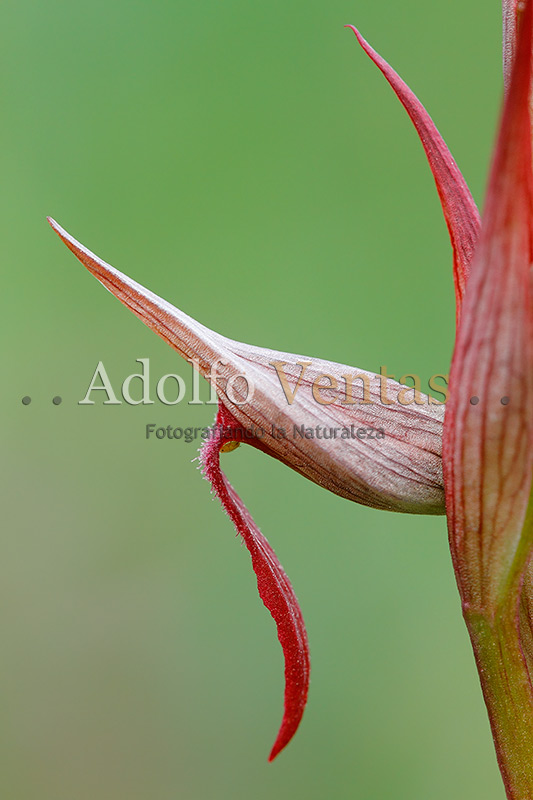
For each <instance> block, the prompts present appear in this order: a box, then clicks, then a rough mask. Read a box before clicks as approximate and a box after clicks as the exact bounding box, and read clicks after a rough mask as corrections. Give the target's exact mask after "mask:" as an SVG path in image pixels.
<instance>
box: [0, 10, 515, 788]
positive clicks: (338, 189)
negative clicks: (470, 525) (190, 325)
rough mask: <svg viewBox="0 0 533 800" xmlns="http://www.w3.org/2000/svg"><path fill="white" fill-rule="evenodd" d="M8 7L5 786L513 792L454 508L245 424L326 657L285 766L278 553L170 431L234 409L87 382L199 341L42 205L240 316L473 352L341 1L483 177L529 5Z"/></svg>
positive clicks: (251, 338) (200, 303)
mask: <svg viewBox="0 0 533 800" xmlns="http://www.w3.org/2000/svg"><path fill="white" fill-rule="evenodd" d="M0 18H1V25H0V65H1V66H0V71H1V76H2V128H1V137H2V148H1V151H0V153H1V154H0V159H1V175H2V192H1V199H0V202H1V206H2V208H1V211H2V214H1V223H0V224H1V226H2V234H1V242H2V245H1V248H2V255H1V260H2V270H3V272H2V274H3V283H2V298H3V303H2V314H1V318H0V326H1V328H2V341H3V349H2V371H3V384H4V389H3V391H2V395H1V401H0V402H1V405H2V419H3V424H2V426H1V429H0V437H1V452H2V470H3V474H2V481H1V489H2V495H3V497H2V516H3V533H2V546H1V558H0V593H1V609H2V610H1V612H0V614H1V617H0V622H1V627H0V630H1V640H2V645H1V650H2V655H1V657H0V664H1V668H0V693H1V709H2V711H1V714H0V753H1V756H0V758H1V770H0V776H1V777H0V789H1V792H2V796H3V797H5V798H9V800H11V798H13V799H14V800H34V798H39V800H94V798H99V800H116V798H128V800H148V798H149V799H150V800H170V799H171V798H185V799H186V800H211V798H213V799H214V800H226V798H228V799H229V798H232V799H234V798H237V799H240V798H249V797H254V798H258V800H262V799H263V798H265V799H266V798H272V797H276V798H279V800H287V799H288V798H295V797H297V798H300V797H302V798H309V800H322V798H325V797H327V798H334V799H335V800H337V799H338V800H344V798H357V799H359V798H361V800H363V799H364V800H374V799H377V798H379V799H380V800H381V798H389V797H390V798H395V800H402V799H404V798H405V800H428V798H431V800H444V798H446V800H448V798H450V797H460V798H462V797H468V798H471V800H477V798H479V800H502V799H503V797H504V793H503V788H502V786H501V782H500V778H499V774H498V771H497V767H496V763H495V758H494V753H493V748H492V742H491V737H490V733H489V728H488V723H487V718H486V713H485V709H484V706H483V702H482V698H481V692H480V689H479V684H478V679H477V674H476V670H475V667H474V662H473V658H472V655H471V651H470V645H469V642H468V640H467V635H466V632H465V629H464V626H463V623H462V620H461V615H460V608H459V601H458V595H457V590H456V587H455V582H454V577H453V572H452V568H451V564H450V558H449V554H448V547H447V541H446V526H445V521H444V518H417V517H409V516H403V515H392V514H391V515H388V514H386V513H383V512H378V511H372V510H369V509H366V508H362V507H359V506H356V505H354V504H351V503H349V502H347V501H344V500H341V499H339V498H337V497H335V496H333V495H330V494H328V493H327V492H325V491H324V490H322V489H319V488H317V487H316V486H314V485H312V484H310V483H308V482H306V481H305V480H304V479H302V478H301V477H299V476H298V475H296V474H294V473H292V472H291V471H290V470H288V469H287V468H285V467H283V466H282V465H281V464H279V463H276V462H274V461H272V460H269V459H267V458H266V457H264V456H263V455H261V454H260V453H259V452H257V451H254V450H252V449H251V448H246V447H241V448H239V449H238V450H237V451H236V452H235V453H232V454H231V455H228V456H226V457H225V459H224V467H225V468H226V470H227V472H228V474H229V476H230V478H231V480H232V482H233V483H234V485H235V486H236V488H237V489H238V491H239V493H240V494H241V496H242V497H243V499H244V500H245V502H246V503H247V505H248V506H249V508H250V510H251V511H252V513H253V515H254V517H255V518H256V520H257V522H258V524H259V525H260V527H261V528H262V530H263V531H264V533H265V534H266V535H267V536H268V538H269V539H270V541H271V543H272V544H273V546H274V547H275V549H276V551H277V553H278V555H279V557H280V559H281V561H282V563H283V564H284V566H285V568H286V570H287V572H288V574H289V575H290V577H291V580H292V582H293V585H294V587H295V589H296V592H297V594H298V596H299V599H300V601H301V604H302V608H303V611H304V616H305V619H306V623H307V626H308V632H309V637H310V644H311V655H312V683H311V691H310V698H309V705H308V708H307V711H306V713H305V716H304V720H303V724H302V727H301V729H300V731H299V733H298V734H297V736H296V738H295V740H294V741H293V742H292V744H291V745H290V746H289V748H288V749H287V751H286V752H284V753H283V754H282V755H281V756H280V757H279V759H278V760H277V762H275V763H274V764H272V765H268V764H267V755H268V752H269V749H270V746H271V744H272V742H273V740H274V737H275V734H276V731H277V727H278V725H279V722H280V720H281V713H282V697H283V662H282V655H281V650H280V647H279V644H278V642H277V638H276V633H275V626H274V624H273V622H272V621H271V619H270V617H269V615H268V613H267V612H266V610H265V609H264V608H263V606H262V604H261V601H260V600H259V598H258V596H257V592H256V586H255V579H254V576H253V573H252V570H251V566H250V563H249V557H248V554H247V552H246V550H245V549H244V548H243V547H241V546H240V545H239V543H238V541H237V540H236V539H235V537H234V533H233V529H232V526H231V524H230V522H229V520H228V519H227V518H226V517H225V516H224V515H223V513H222V512H221V510H220V508H219V507H218V505H217V503H216V502H211V500H210V493H209V487H208V485H207V483H205V481H202V480H201V478H200V475H199V473H198V471H197V469H196V464H194V463H191V462H192V459H193V458H194V457H195V456H196V445H194V444H192V445H186V444H184V443H183V442H173V441H155V440H152V441H149V442H147V441H146V440H145V438H144V430H145V425H146V423H150V422H153V423H157V424H158V425H168V424H172V425H173V426H174V425H180V426H186V425H207V424H210V422H211V420H212V418H213V408H212V407H210V406H188V405H187V404H186V402H185V401H184V402H183V403H182V404H181V405H179V406H177V407H174V408H165V407H164V406H162V405H160V404H158V405H154V406H149V407H142V406H138V407H131V406H127V405H126V404H123V405H121V406H117V407H104V406H102V404H101V400H100V399H99V398H98V397H97V398H96V399H97V400H98V402H97V403H96V405H95V406H93V407H80V406H78V405H77V403H78V400H80V399H81V398H82V397H83V395H84V394H85V391H86V389H87V386H88V384H89V381H90V379H91V376H92V374H93V372H94V369H95V367H96V364H97V362H98V361H99V360H102V361H103V362H104V364H105V366H106V368H107V371H108V373H109V376H110V378H111V380H112V381H113V384H114V386H115V389H116V391H117V392H118V391H119V390H120V384H121V383H122V381H123V380H124V378H125V377H126V376H127V375H129V374H130V373H132V372H134V371H136V368H137V366H138V365H137V364H136V363H135V359H136V358H141V357H144V358H150V362H151V368H152V374H153V376H154V377H155V379H157V378H158V377H159V376H161V375H163V374H165V373H168V372H178V373H180V374H182V375H183V376H184V378H185V379H186V380H187V381H188V382H190V372H189V366H188V365H187V364H184V363H182V362H181V361H180V360H179V359H178V357H177V356H176V355H175V353H174V352H173V351H171V350H170V348H168V347H167V346H166V345H165V344H164V343H163V342H162V341H161V340H159V339H158V338H157V337H156V336H155V335H154V334H153V333H152V332H151V331H149V330H148V329H147V328H145V327H144V326H143V325H142V324H141V323H140V322H139V321H138V320H137V319H136V318H135V317H134V316H133V315H132V314H130V313H129V312H128V311H127V310H126V309H124V308H123V307H122V306H121V305H120V304H119V303H118V302H117V301H116V300H115V299H114V298H113V297H111V295H109V294H107V293H106V292H105V291H104V290H103V289H102V287H101V286H100V285H99V284H98V283H97V282H96V281H95V280H94V279H93V278H92V277H91V276H90V275H89V274H88V273H87V272H86V271H85V270H84V269H83V268H82V267H81V266H80V265H79V264H78V262H77V261H76V260H75V259H74V257H73V256H72V255H71V254H70V253H69V252H68V251H67V249H66V248H65V247H64V246H63V245H62V244H61V243H60V242H59V240H58V239H57V237H56V236H55V235H54V234H53V232H52V231H51V230H50V229H49V228H48V226H47V224H46V221H45V215H46V214H51V215H53V216H54V217H55V218H56V219H57V220H58V221H59V222H60V223H61V224H62V225H64V226H65V227H66V228H67V229H68V230H69V231H70V232H71V233H72V234H73V235H75V236H76V237H77V238H79V239H80V240H81V241H82V242H83V243H84V244H86V245H87V246H89V247H90V248H91V249H93V250H94V251H95V252H97V253H98V254H99V255H101V256H102V257H103V258H105V259H106V260H108V261H110V262H111V263H112V264H114V265H115V266H116V267H118V268H119V269H122V270H124V271H125V272H127V273H128V274H130V275H131V276H133V277H134V278H136V279H137V280H139V281H140V282H141V283H143V284H144V285H146V286H148V287H150V288H151V289H152V290H154V291H156V292H157V293H159V294H161V295H163V296H164V297H166V298H167V299H168V300H170V301H171V302H173V303H174V304H176V305H178V306H180V307H181V308H183V309H184V310H185V311H187V312H188V313H189V314H191V315H192V316H194V317H197V318H199V319H201V320H202V321H203V322H204V323H205V324H207V325H209V326H210V327H212V328H215V329H216V330H219V331H220V332H222V333H224V334H226V335H229V336H231V337H233V338H237V339H240V340H243V341H248V342H251V343H254V344H258V345H264V346H270V347H274V348H278V349H282V350H288V351H291V352H297V353H300V352H303V353H306V354H310V355H313V356H321V357H324V358H328V359H332V360H335V361H340V362H342V363H347V364H350V365H353V366H357V367H363V368H367V369H371V370H379V366H380V365H381V364H386V365H387V367H388V368H389V371H390V372H392V373H394V374H396V375H397V376H398V375H400V374H403V373H405V372H415V373H418V374H419V375H421V376H424V377H428V376H430V375H431V374H433V373H436V372H444V373H446V372H447V371H448V365H449V360H450V355H451V349H452V344H453V335H454V308H453V306H454V301H453V288H452V279H451V254H450V247H449V244H448V239H447V233H446V228H445V225H444V222H443V219H442V215H441V212H440V207H439V204H438V200H437V195H436V192H435V188H434V185H433V182H432V178H431V174H430V172H429V169H428V167H427V165H426V162H425V159H424V155H423V152H422V149H421V147H420V145H419V143H418V141H417V138H416V135H415V133H414V131H413V130H412V127H411V125H410V123H409V121H408V119H407V117H406V115H405V113H404V111H403V110H402V109H401V107H400V105H399V103H398V101H397V100H396V99H395V97H394V96H393V94H392V92H391V90H390V88H389V87H388V85H387V84H386V83H385V81H384V79H383V78H382V76H381V75H380V74H379V73H378V71H377V70H376V68H375V67H374V66H373V65H372V64H371V63H370V62H369V61H368V59H367V58H366V56H365V55H364V54H363V53H362V51H361V50H360V49H359V48H358V46H357V44H356V41H355V38H354V36H353V34H352V33H351V32H350V31H347V30H344V29H343V24H344V23H348V22H351V23H354V24H357V25H358V26H359V27H360V28H361V30H362V32H363V33H364V35H365V36H366V37H367V38H368V39H369V40H370V41H371V42H372V43H373V44H374V46H375V47H376V48H377V49H378V50H379V51H380V52H381V53H382V54H383V55H384V56H385V57H386V58H387V59H388V60H389V61H390V62H391V63H392V64H393V65H394V66H395V67H396V68H397V69H398V70H399V71H400V73H401V74H402V76H403V77H404V78H405V79H406V80H407V81H408V82H409V83H410V84H411V86H412V88H413V89H414V90H415V91H416V92H417V93H418V94H419V96H420V98H421V99H422V100H423V101H424V102H425V103H426V105H427V107H428V109H429V111H430V113H432V115H433V116H434V118H435V120H436V122H437V124H438V126H439V128H440V130H441V132H442V133H443V134H444V136H445V138H446V139H447V141H448V143H449V145H450V147H451V149H452V151H453V152H454V154H455V157H456V159H457V161H458V163H459V165H460V166H461V167H462V168H463V171H464V173H465V175H466V178H467V180H468V181H469V182H470V185H471V187H472V190H473V192H474V194H475V196H476V199H477V200H478V201H479V202H480V203H481V201H482V197H483V191H484V185H485V176H486V171H487V165H488V162H489V157H490V149H491V145H492V141H493V136H494V127H495V121H496V119H497V114H498V107H499V102H500V92H501V78H500V38H501V33H500V31H501V26H500V8H499V3H497V2H494V3H491V4H488V5H487V3H484V2H481V0H469V1H468V2H466V3H465V2H464V0H450V1H449V2H448V3H446V4H442V3H441V4H428V3H422V2H421V0H409V1H408V2H403V3H393V2H388V3H376V2H373V1H372V2H371V0H366V1H364V2H359V3H354V2H348V0H329V2H327V3H326V2H314V1H313V0H311V1H310V0H305V2H304V0H283V1H282V0H272V2H269V3H267V4H263V3H257V2H252V0H226V2H224V3H222V2H219V1H218V2H214V0H210V1H207V0H206V1H205V2H203V1H201V2H194V3H190V2H189V3H184V2H182V1H181V0H150V2H147V1H146V0H145V1H144V2H142V1H141V0H128V2H125V0H120V1H118V0H106V2H103V0H93V2H91V3H79V2H72V0H70V2H60V1H59V0H49V2H46V3H44V2H27V0H18V1H17V2H14V0H4V2H3V3H2V8H1V11H0ZM152 386H154V382H153V383H152ZM152 392H153V389H152ZM25 395H29V396H31V398H32V402H31V405H29V406H23V405H22V404H21V398H22V397H23V396H25ZM55 395H60V396H61V397H62V398H63V402H62V404H61V405H59V406H54V405H53V403H52V398H53V397H54V396H55Z"/></svg>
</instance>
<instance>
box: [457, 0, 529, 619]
mask: <svg viewBox="0 0 533 800" xmlns="http://www.w3.org/2000/svg"><path fill="white" fill-rule="evenodd" d="M531 15H532V11H531V3H529V5H528V18H527V19H526V18H524V24H523V26H521V27H523V30H524V33H523V35H522V36H521V38H520V42H519V45H518V47H519V50H518V53H517V56H516V60H515V64H514V68H513V74H512V78H511V83H510V88H509V92H508V94H507V99H506V103H505V107H504V111H503V116H502V121H501V126H500V132H499V137H498V141H497V144H496V149H495V156H494V161H493V165H492V170H491V176H490V180H489V186H488V191H487V199H486V204H485V211H484V215H483V226H482V232H481V236H480V240H479V244H478V247H477V251H476V256H475V259H474V262H473V264H472V272H471V276H470V280H469V284H468V291H467V293H466V297H465V302H464V306H463V314H462V321H461V326H460V328H459V331H458V337H457V342H456V346H455V351H454V355H453V361H452V368H451V375H450V400H449V401H448V404H447V406H446V416H445V422H444V448H445V449H444V476H445V487H446V505H447V511H448V524H449V530H450V545H451V548H452V555H453V558H454V566H455V570H456V575H457V579H458V582H459V586H460V589H461V594H462V597H463V602H464V603H465V604H466V605H467V606H469V607H471V608H474V609H485V610H486V609H494V608H495V607H496V605H497V603H498V602H499V601H500V600H501V599H503V597H504V596H507V593H508V592H509V590H510V581H513V582H514V581H515V580H516V579H517V578H518V577H519V575H520V573H521V571H523V569H524V567H525V565H524V564H523V563H522V562H523V558H524V555H527V548H524V547H523V542H522V541H521V539H522V528H523V525H524V517H525V512H526V507H527V503H528V497H529V492H530V487H531V479H532V471H533V463H532V459H533V416H532V414H531V409H532V407H533V320H532V313H531V309H532V297H531V288H530V263H531V234H530V219H531V198H532V188H533V187H532V173H531V129H530V115H529V95H530V83H531V76H530V73H531V69H530V67H531V40H532V31H531V27H532V25H531V22H532V19H531ZM475 397H476V398H479V401H478V402H477V403H476V402H474V404H473V403H472V402H471V399H472V398H475ZM502 399H503V403H502Z"/></svg>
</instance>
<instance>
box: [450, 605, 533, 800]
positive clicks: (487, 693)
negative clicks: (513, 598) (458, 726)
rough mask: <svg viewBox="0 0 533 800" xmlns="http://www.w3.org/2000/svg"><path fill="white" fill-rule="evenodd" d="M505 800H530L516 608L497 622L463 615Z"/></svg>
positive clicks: (532, 730) (532, 749)
mask: <svg viewBox="0 0 533 800" xmlns="http://www.w3.org/2000/svg"><path fill="white" fill-rule="evenodd" d="M464 616H465V621H466V624H467V627H468V631H469V633H470V638H471V640H472V646H473V648H474V654H475V657H476V662H477V666H478V670H479V676H480V679H481V686H482V688H483V695H484V698H485V703H486V705H487V709H488V712H489V718H490V724H491V727H492V735H493V738H494V743H495V746H496V754H497V756H498V763H499V766H500V770H501V773H502V777H503V780H504V783H505V788H506V791H507V797H508V799H509V800H533V688H532V686H531V681H530V677H529V672H528V668H527V664H526V662H525V660H524V656H523V653H522V650H521V648H520V640H519V633H518V618H517V613H516V611H515V606H514V605H513V607H512V608H511V609H509V610H504V611H502V612H501V613H499V614H497V615H496V616H495V617H489V616H486V615H485V614H483V613H480V612H479V611H476V612H474V611H468V610H466V611H465V614H464Z"/></svg>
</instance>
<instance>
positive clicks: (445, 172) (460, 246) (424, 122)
mask: <svg viewBox="0 0 533 800" xmlns="http://www.w3.org/2000/svg"><path fill="white" fill-rule="evenodd" d="M346 27H347V28H351V29H352V31H353V32H354V33H355V35H356V37H357V41H358V42H359V44H360V45H361V47H362V48H363V50H364V51H365V53H366V54H367V55H368V56H369V57H370V59H371V60H372V61H373V62H374V64H375V65H376V66H377V67H378V69H380V70H381V72H382V73H383V75H384V76H385V78H386V79H387V81H388V82H389V84H390V85H391V87H392V89H393V91H394V93H395V94H396V96H397V97H398V99H399V100H400V102H401V104H402V105H403V107H404V108H405V110H406V111H407V113H408V115H409V117H410V119H411V121H412V123H413V125H414V126H415V128H416V131H417V133H418V135H419V137H420V141H421V142H422V146H423V147H424V150H425V153H426V156H427V159H428V162H429V166H430V167H431V171H432V173H433V177H434V179H435V183H436V185H437V191H438V193H439V197H440V201H441V205H442V210H443V212H444V217H445V219H446V224H447V226H448V231H449V234H450V239H451V242H452V248H453V261H454V283H455V297H456V303H457V316H458V317H459V314H460V310H461V305H462V302H463V296H464V290H465V286H466V281H467V279H468V274H469V271H470V264H471V261H472V257H473V255H474V249H475V246H476V242H477V239H478V235H479V228H480V219H479V211H478V209H477V206H476V204H475V202H474V199H473V197H472V195H471V193H470V190H469V188H468V186H467V184H466V181H465V179H464V178H463V176H462V174H461V171H460V169H459V167H458V166H457V164H456V163H455V160H454V158H453V156H452V154H451V153H450V151H449V149H448V147H447V145H446V142H445V141H444V139H443V138H442V136H441V135H440V133H439V131H438V130H437V127H436V126H435V123H434V122H433V120H432V119H431V117H430V116H429V114H428V112H427V111H426V109H425V108H424V106H423V105H422V103H421V102H420V100H419V99H418V98H417V97H416V95H415V94H414V93H413V92H412V91H411V89H410V88H409V86H408V85H407V84H406V83H405V81H403V80H402V78H400V76H399V75H398V74H397V73H396V72H395V71H394V70H393V68H392V67H391V66H390V64H388V63H387V62H386V61H385V59H384V58H382V57H381V56H380V55H379V53H377V52H376V51H375V50H374V49H373V48H372V47H371V46H370V45H369V44H368V42H367V41H366V40H365V39H364V38H363V37H362V36H361V34H360V33H359V31H358V30H357V28H355V27H354V26H353V25H347V26H346Z"/></svg>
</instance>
